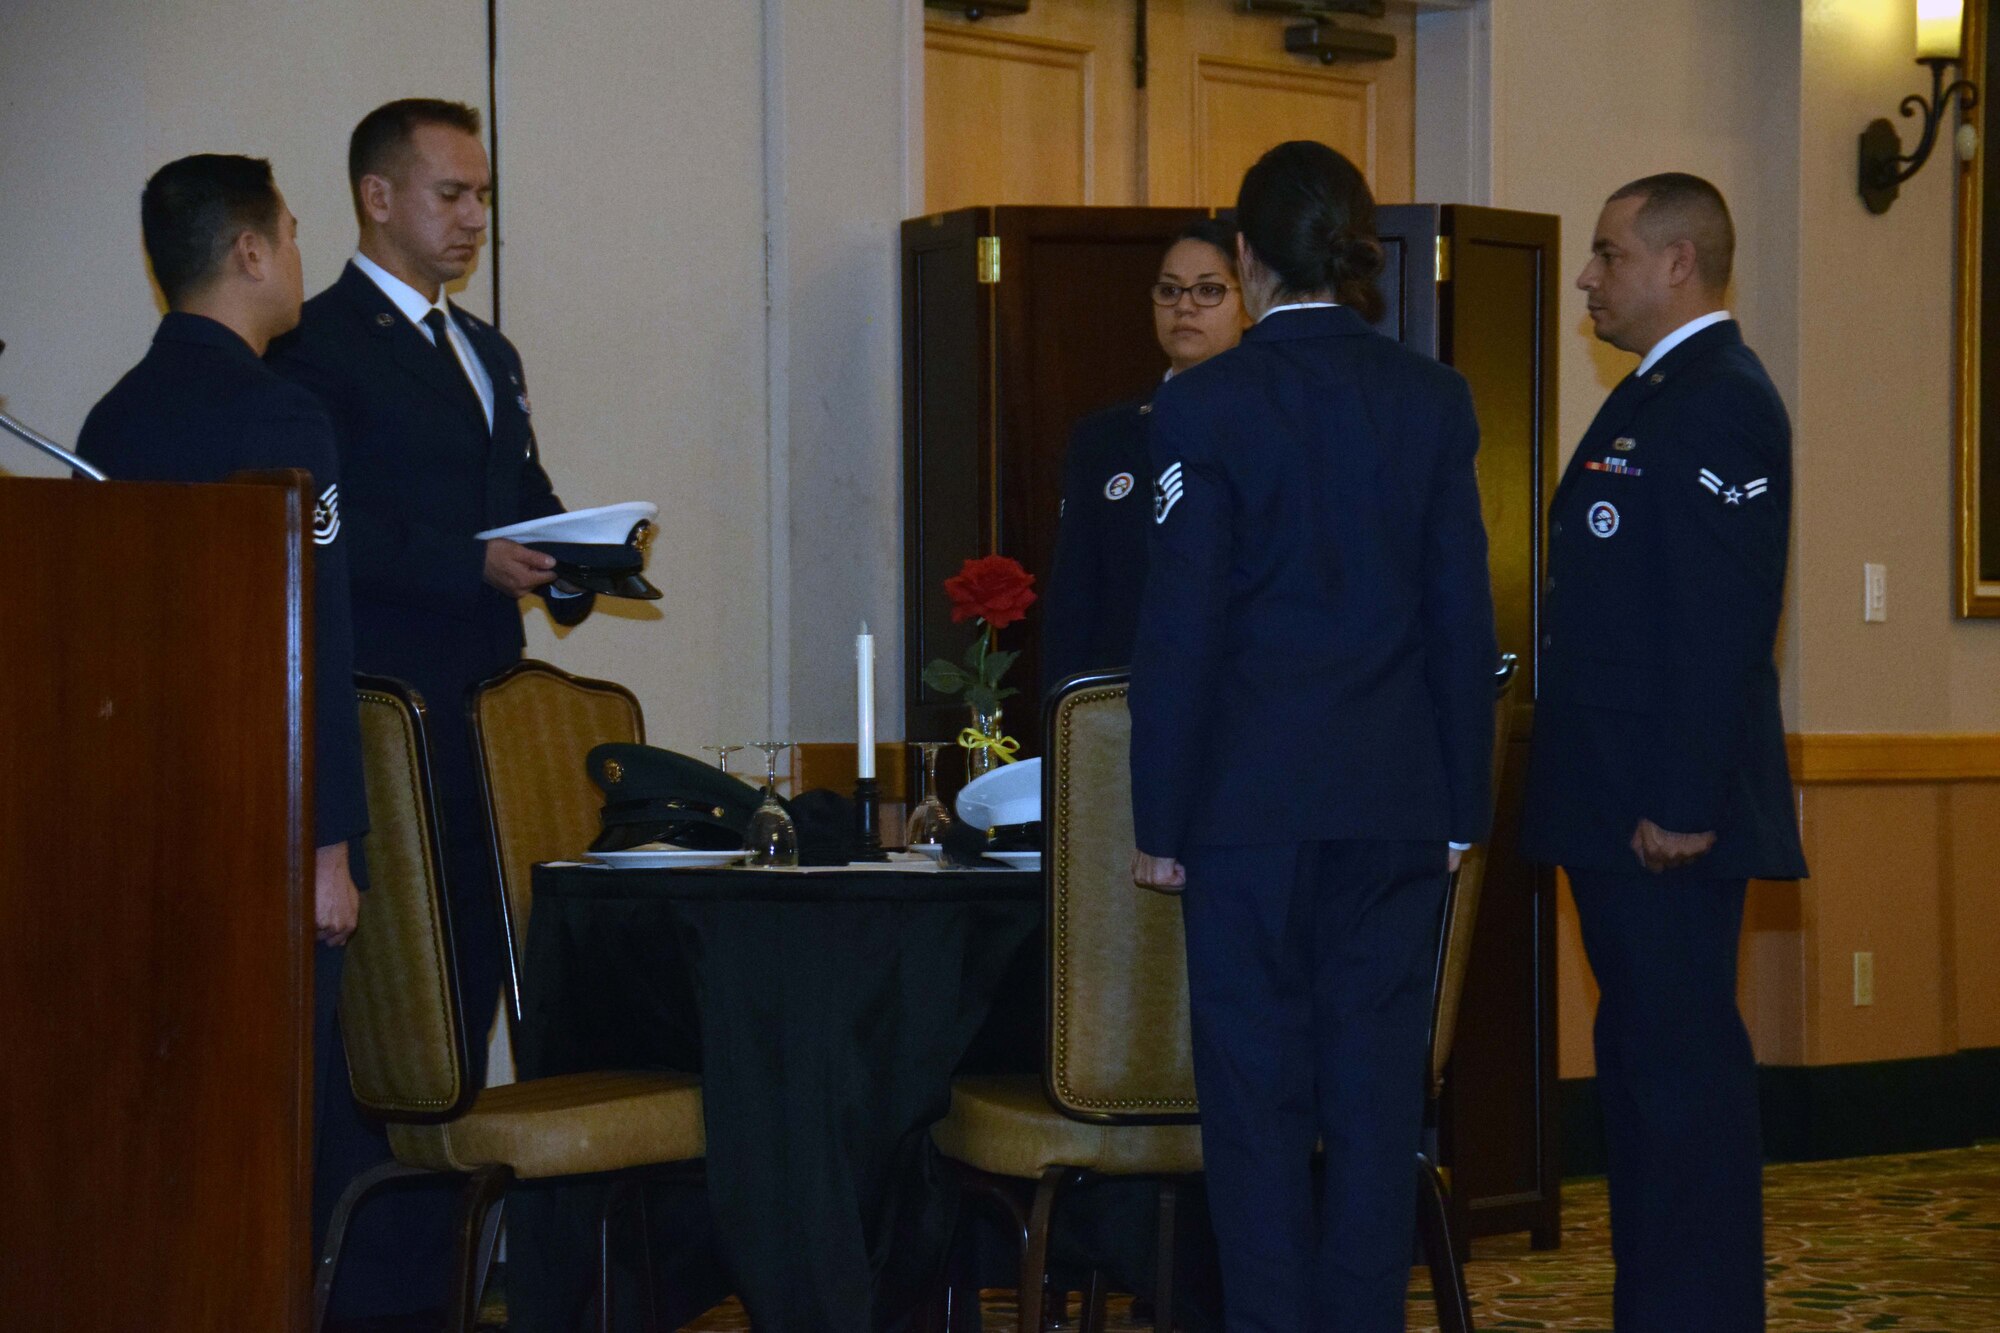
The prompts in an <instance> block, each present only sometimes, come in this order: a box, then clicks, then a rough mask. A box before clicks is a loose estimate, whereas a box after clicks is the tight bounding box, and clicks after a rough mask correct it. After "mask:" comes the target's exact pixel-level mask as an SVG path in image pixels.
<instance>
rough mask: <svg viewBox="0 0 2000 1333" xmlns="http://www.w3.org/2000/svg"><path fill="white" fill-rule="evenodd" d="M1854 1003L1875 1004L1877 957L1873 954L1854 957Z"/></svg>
mask: <svg viewBox="0 0 2000 1333" xmlns="http://www.w3.org/2000/svg"><path fill="white" fill-rule="evenodd" d="M1854 1003H1855V1004H1857V1005H1862V1004H1873V1003H1875V955H1874V954H1872V953H1867V952H1863V953H1857V954H1855V955H1854Z"/></svg>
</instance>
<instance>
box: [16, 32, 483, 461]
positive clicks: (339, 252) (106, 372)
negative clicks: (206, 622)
mask: <svg viewBox="0 0 2000 1333" xmlns="http://www.w3.org/2000/svg"><path fill="white" fill-rule="evenodd" d="M485 28H486V24H485V8H484V6H483V5H480V4H476V3H471V2H470V0H408V2H407V3H402V4H395V5H365V6H364V5H344V6H343V5H298V4H291V5H269V4H254V3H250V2H249V0H179V2H178V3H174V4H170V5H169V4H146V5H135V4H129V3H120V0H11V2H10V3H9V4H7V5H6V7H5V16H4V21H0V30H4V34H5V36H4V38H0V89H4V90H5V99H6V101H5V113H4V115H0V238H4V244H0V338H4V339H6V340H7V343H8V348H7V353H6V355H5V356H4V357H0V402H4V404H5V406H6V407H7V409H8V410H9V411H11V412H13V413H14V414H15V415H17V416H19V417H21V418H22V419H23V420H26V421H28V422H29V423H31V424H33V425H36V426H38V427H39V428H40V429H41V430H42V431H43V432H44V433H46V434H49V435H52V436H54V437H55V438H56V439H58V440H61V441H63V442H65V443H67V442H69V441H71V440H74V439H75V437H76V432H77V428H78V427H79V426H81V425H82V424H83V418H84V414H85V413H86V412H88V411H89V410H90V406H91V404H92V403H94V402H96V401H97V399H98V398H99V397H100V396H101V395H102V394H103V393H104V391H105V390H106V389H108V388H110V387H111V384H112V382H113V381H114V380H116V379H117V377H118V376H119V375H121V374H123V373H124V371H125V370H126V369H127V368H128V367H130V366H131V365H132V363H133V362H135V361H137V360H138V359H139V358H140V357H141V356H143V355H144V354H145V350H146V344H147V341H148V339H149V338H150V337H151V336H152V331H153V326H154V324H155V323H156V322H157V320H158V318H159V309H158V307H157V306H156V305H155V304H154V301H155V298H154V295H153V290H152V286H151V282H150V280H149V278H148V276H147V272H146V261H145V255H144V252H143V251H142V249H141V247H140V243H139V190H140V187H141V186H143V185H144V184H145V180H146V177H147V175H148V174H150V173H151V172H152V171H153V169H154V168H156V167H158V166H159V165H160V164H162V163H164V162H167V161H170V160H172V159H173V158H176V157H180V156H182V155H183V154H186V153H195V152H228V153H249V154H252V155H255V156H259V157H268V158H269V159H271V164H272V167H273V169H274V170H275V172H276V174H277V178H278V185H279V188H280V189H282V190H283V191H284V192H285V195H286V198H287V200H288V201H289V202H290V204H291V206H292V210H293V211H294V212H295V213H297V214H298V217H299V224H300V225H299V245H300V247H301V249H302V250H303V251H304V253H305V268H306V287H307V290H308V291H314V290H317V289H318V288H319V287H321V286H323V285H325V284H326V283H328V282H331V281H332V280H333V278H334V276H335V275H337V274H338V273H339V271H340V266H341V264H342V263H343V262H344V261H345V259H346V257H347V255H348V253H349V252H350V251H351V249H352V248H353V244H354V214H353V211H352V209H351V207H350V205H349V203H348V199H347V132H348V130H349V129H350V128H352V126H353V124H354V122H355V121H356V120H358V119H359V118H360V116H361V115H362V113H363V112H365V111H367V110H368V108H370V107H372V106H374V105H376V104H377V103H379V102H384V101H387V100H388V99H389V98H391V97H399V96H404V95H407V94H409V93H412V92H416V91H419V90H421V91H424V92H430V93H435V94H437V95H439V96H444V97H454V98H460V99H463V100H466V101H469V102H472V103H473V104H475V105H483V104H484V102H485V91H486V40H485ZM465 300H466V303H467V304H468V305H469V306H470V307H471V308H473V309H475V310H481V311H483V310H486V309H488V308H489V303H488V301H487V298H486V296H485V278H484V275H483V274H475V275H474V278H473V281H472V283H471V285H470V287H469V289H468V292H467V294H466V297H465ZM0 469H4V470H6V471H10V472H16V473H24V474H50V473H53V472H54V471H56V469H55V468H54V467H53V465H45V464H44V463H43V462H42V461H41V460H40V459H38V458H34V457H33V456H30V455H26V454H24V453H23V452H21V451H19V450H16V449H14V448H12V447H11V445H10V446H8V447H6V448H5V449H0Z"/></svg>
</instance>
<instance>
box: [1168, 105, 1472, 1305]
mask: <svg viewBox="0 0 2000 1333" xmlns="http://www.w3.org/2000/svg"><path fill="white" fill-rule="evenodd" d="M1374 211H1375V205H1374V200H1373V199H1372V198H1371V196H1370V194H1369V191H1368V186H1367V183H1366V182H1365V181H1364V180H1363V179H1362V176H1361V173H1360V172H1359V171H1358V170H1356V169H1355V167H1354V165H1353V163H1351V162H1349V161H1348V160H1347V159H1346V158H1344V157H1342V156H1341V155H1340V154H1339V153H1336V152H1335V151H1333V150H1332V149H1331V148H1328V147H1327V146H1326V145H1324V144H1319V143H1312V142H1306V141H1295V142H1292V143H1285V144H1280V145H1279V146H1278V147H1276V148H1274V149H1272V150H1271V151H1270V152H1268V153H1266V154H1265V155H1264V156H1263V157H1262V158H1261V159H1259V160H1258V162H1257V164H1256V165H1255V166H1253V167H1252V168H1251V169H1250V171H1249V172H1248V173H1247V174H1246V175H1245V176H1244V178H1243V185H1242V189H1241V191H1240V192H1239V194H1238V195H1237V204H1236V221H1237V226H1238V229H1239V231H1240V236H1239V238H1238V242H1237V248H1238V273H1239V275H1240V278H1241V281H1242V284H1243V299H1244V306H1245V309H1246V311H1247V312H1248V313H1249V315H1250V317H1251V318H1252V319H1253V320H1255V321H1256V323H1255V324H1254V325H1253V326H1252V327H1251V328H1250V329H1249V331H1248V332H1246V333H1245V334H1244V335H1243V340H1242V343H1241V344H1240V345H1239V346H1238V347H1236V348H1235V349H1234V350H1231V351H1228V352H1224V353H1222V354H1221V355H1219V356H1217V357H1214V358H1213V359H1211V360H1209V361H1206V362H1204V363H1202V364H1201V365H1199V366H1195V367H1193V368H1191V369H1190V370H1188V371H1186V372H1185V373H1183V374H1180V375H1177V376H1175V377H1174V378H1173V380H1172V381H1170V382H1169V383H1167V384H1165V385H1163V386H1161V388H1160V390H1159V392H1158V394H1157V395H1156V397H1155V399H1154V408H1153V412H1152V414H1151V417H1150V423H1151V427H1150V435H1149V439H1148V452H1149V467H1150V469H1151V471H1152V521H1153V528H1152V534H1151V544H1150V548H1149V561H1150V566H1149V571H1148V574H1147V578H1146V586H1145V591H1144V593H1143V595H1142V597H1141V602H1140V612H1139V626H1138V638H1137V643H1136V646H1135V648H1134V654H1133V666H1132V687H1131V709H1132V790H1133V807H1134V829H1135V834H1136V841H1137V843H1138V848H1137V850H1136V852H1135V854H1134V856H1133V878H1134V880H1135V881H1137V882H1138V883H1139V884H1141V885H1143V886H1145V887H1148V888H1154V889H1161V890H1166V891H1172V892H1180V893H1181V894H1182V898H1181V904H1182V912H1183V916H1184V920H1185V922H1186V928H1187V960H1188V962H1187V965H1188V984H1189V995H1190V1000H1191V1008H1192V1019H1193V1032H1194V1056H1195V1079H1196V1084H1197V1087H1198V1089H1199V1092H1200V1096H1201V1110H1202V1126H1201V1133H1202V1151H1203V1156H1204V1159H1205V1165H1206V1172H1207V1177H1208V1193H1209V1202H1210V1209H1211V1212H1212V1214H1213V1217H1214V1225H1215V1233H1216V1241H1217V1244H1218V1246H1219V1248H1220V1251H1221V1258H1222V1279H1223V1302H1224V1308H1225V1311H1226V1316H1227V1325H1228V1327H1229V1329H1231V1330H1232V1331H1235V1330H1260V1331H1261V1330H1271V1331H1272V1333H1279V1331H1280V1330H1282V1333H1297V1330H1301V1329H1338V1330H1340V1331H1341V1333H1378V1331H1379V1330H1400V1329H1401V1328H1403V1310H1404V1301H1405V1293H1406V1291H1407V1288H1408V1284H1409V1263H1410V1251H1411V1243H1412V1237H1413V1235H1414V1228H1415V1206H1416V1185H1415V1160H1416V1154H1417V1149H1418V1146H1419V1139H1420V1136H1421V1133H1422V1121H1423V1080H1424V1062H1425V1058H1426V1050H1427V1037H1428V1023H1429V1017H1430V986H1431V971H1432V966H1433V963H1434V952H1435V945H1436V940H1437V924H1438V913H1439V910H1440V908H1441V906H1442V904H1443V899H1444V889H1445V882H1446V877H1447V874H1448V872H1449V870H1450V869H1451V868H1452V867H1453V866H1455V865H1456V864H1457V859H1458V852H1459V851H1460V850H1462V849H1463V848H1464V847H1466V846H1469V845H1470V844H1472V843H1474V842H1477V841H1479V840H1480V839H1482V838H1484V837H1485V836H1486V832H1487V826H1488V824H1489V822H1490V819H1491V804H1492V800H1491V792H1490V791H1489V788H1490V785H1491V778H1490V776H1489V774H1490V767H1489V765H1490V761H1491V756H1492V745H1493V687H1492V671H1493V667H1494V664H1495V661H1496V658H1497V656H1498V651H1499V650H1498V647H1497V645H1496V643H1495V640H1494V631H1493V604H1492V596H1491V592H1490V590H1489V584H1488V574H1487V566H1486V531H1485V527H1484V525H1483V523H1482V521H1481V519H1480V510H1479V487H1478V480H1477V478H1476V476H1475V474H1474V471H1473V458H1474V455H1475V454H1476V452H1477V450H1478V446H1479V431H1478V426H1477V424H1476V422H1475V421H1474V419H1473V413H1472V398H1471V394H1470V392H1469V391H1468V389H1467V388H1466V384H1465V381H1464V380H1463V379H1461V378H1460V377H1459V375H1458V374H1457V373H1456V372H1454V371H1452V370H1450V369H1448V368H1447V367H1444V366H1442V365H1439V364H1438V363H1437V362H1435V361H1432V360H1430V359H1429V358H1427V357H1424V356H1421V355H1419V354H1417V353H1415V352H1412V351H1409V350H1408V349H1406V348H1404V347H1402V346H1400V345H1399V344H1397V343H1395V342H1393V341H1391V340H1389V339H1387V338H1384V337H1382V336H1381V335H1379V334H1377V333H1375V332H1373V331H1372V330H1371V329H1370V328H1369V322H1370V321H1371V320H1372V319H1373V318H1375V317H1377V316H1378V315H1379V313H1380V310H1381V298H1380V297H1379V295H1378V294H1377V293H1376V290H1375V286H1374V282H1375V278H1376V275H1377V274H1378V273H1379V272H1380V270H1381V266H1382V249H1381V245H1380V243H1379V241H1378V240H1377V239H1376V236H1375V232H1374ZM1316 1144H1323V1145H1324V1148H1325V1154H1326V1162H1325V1172H1324V1175H1323V1178H1322V1182H1321V1184H1320V1186H1319V1189H1320V1197H1319V1198H1318V1199H1317V1200H1316V1199H1315V1198H1314V1189H1315V1186H1314V1176H1313V1172H1312V1159H1313V1155H1314V1148H1315V1145H1316Z"/></svg>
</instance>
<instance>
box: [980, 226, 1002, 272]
mask: <svg viewBox="0 0 2000 1333" xmlns="http://www.w3.org/2000/svg"><path fill="white" fill-rule="evenodd" d="M979 281H980V282H982V283H992V282H998V281H1000V238H999V237H998V236H982V237H980V238H979Z"/></svg>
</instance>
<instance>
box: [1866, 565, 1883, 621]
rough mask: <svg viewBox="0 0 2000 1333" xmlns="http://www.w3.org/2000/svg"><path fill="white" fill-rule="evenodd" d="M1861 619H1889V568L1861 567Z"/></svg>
mask: <svg viewBox="0 0 2000 1333" xmlns="http://www.w3.org/2000/svg"><path fill="white" fill-rule="evenodd" d="M1861 618H1862V619H1863V620H1866V621H1886V620H1887V619H1888V618H1889V567H1888V566H1887V565H1871V564H1864V565H1862V566H1861Z"/></svg>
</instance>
